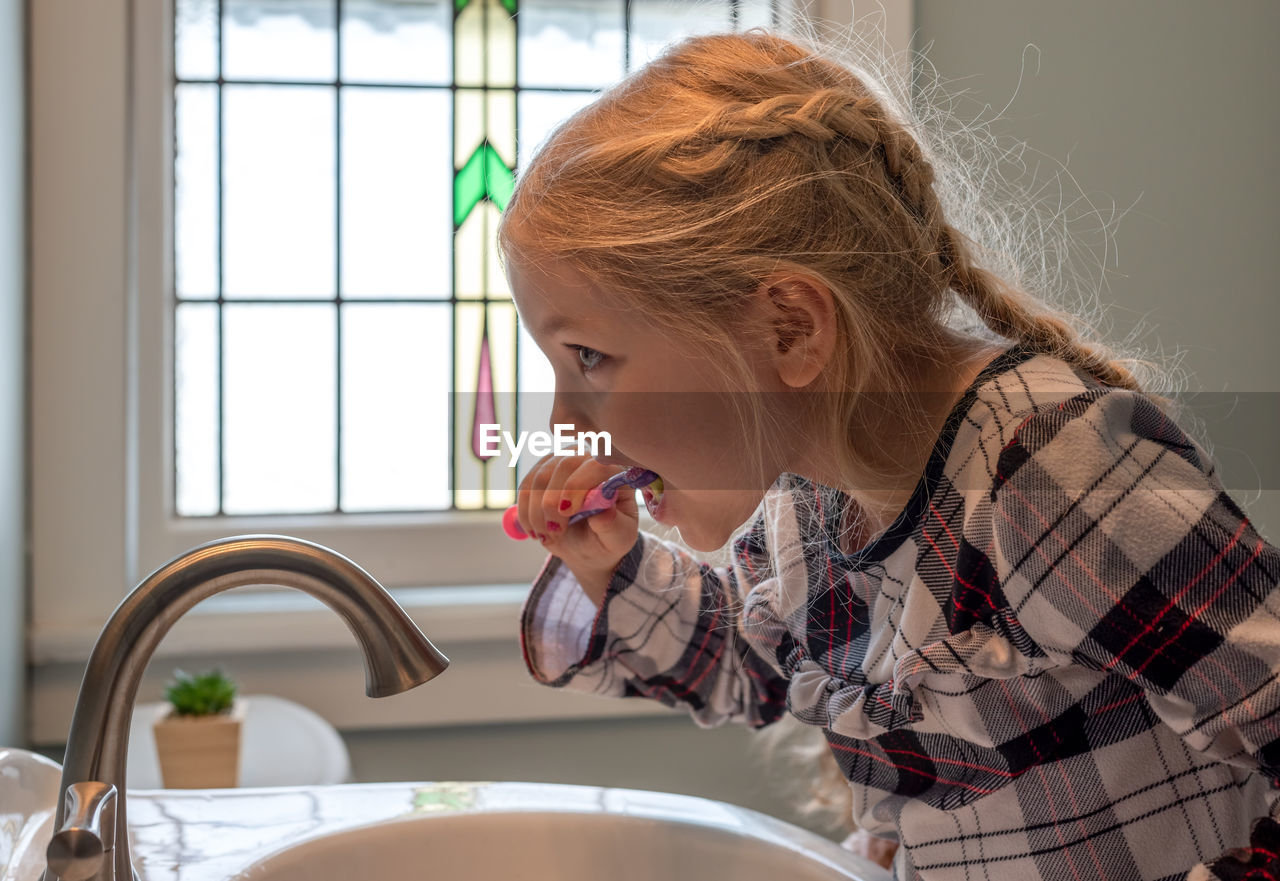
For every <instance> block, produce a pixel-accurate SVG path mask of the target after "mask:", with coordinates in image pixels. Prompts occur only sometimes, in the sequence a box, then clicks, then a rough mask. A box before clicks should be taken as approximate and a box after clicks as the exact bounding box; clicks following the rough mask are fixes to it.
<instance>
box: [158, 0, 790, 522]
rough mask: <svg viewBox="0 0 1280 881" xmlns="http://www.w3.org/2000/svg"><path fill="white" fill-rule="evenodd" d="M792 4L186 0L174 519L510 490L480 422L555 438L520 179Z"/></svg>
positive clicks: (463, 502) (478, 503) (506, 496)
mask: <svg viewBox="0 0 1280 881" xmlns="http://www.w3.org/2000/svg"><path fill="white" fill-rule="evenodd" d="M780 5H781V3H780V0H718V2H715V0H699V2H682V0H175V15H174V102H175V106H174V140H175V157H174V179H175V193H174V215H173V221H174V250H175V253H174V275H173V298H172V302H173V309H174V312H173V330H174V343H175V350H174V362H173V363H174V370H175V376H174V383H173V387H174V402H173V404H174V406H173V412H174V433H173V434H174V444H175V463H176V466H175V467H176V475H175V476H176V480H175V487H176V490H175V495H176V498H175V510H176V511H177V513H178V514H179V515H181V516H211V515H221V514H227V515H239V514H289V513H338V512H374V511H429V510H444V509H451V508H452V509H464V510H465V509H482V508H498V507H503V506H505V505H507V504H510V502H511V501H512V499H513V498H514V492H515V487H516V482H517V480H518V477H519V473H518V471H517V470H515V469H511V468H508V467H507V465H506V462H505V461H500V457H494V456H491V455H488V454H487V453H486V451H485V450H484V448H483V447H482V445H480V444H479V443H477V440H478V438H477V425H478V424H479V423H481V422H496V423H499V424H503V425H504V426H512V427H514V428H515V429H517V430H518V429H520V428H529V429H545V427H546V426H545V424H527V425H526V423H528V422H532V421H533V420H534V419H535V417H534V416H533V415H532V410H533V409H534V408H532V407H525V408H523V409H522V406H521V402H522V401H524V400H528V398H527V397H526V395H525V393H526V392H529V393H532V391H534V390H537V391H541V392H546V391H549V390H550V389H551V388H552V386H551V381H550V378H549V368H547V367H546V366H545V364H544V363H543V361H542V358H541V355H540V354H539V353H538V352H537V350H536V348H535V347H534V346H533V345H532V344H531V342H530V341H529V340H528V339H527V338H525V337H524V336H523V334H522V332H521V331H520V329H519V328H518V326H517V322H516V316H515V310H514V307H513V306H512V302H511V296H510V292H509V291H508V290H507V287H506V282H505V279H504V278H503V275H502V273H501V271H500V270H499V267H498V262H497V255H496V250H495V245H494V232H495V227H496V224H497V220H498V216H499V212H500V211H501V210H502V208H503V206H504V205H505V204H506V200H507V198H508V197H509V196H510V194H511V190H512V186H513V182H514V178H515V174H516V171H517V169H518V168H519V166H520V164H521V162H523V161H526V160H527V158H528V156H529V154H530V151H531V150H532V148H533V147H535V146H536V145H537V144H538V143H539V142H540V141H541V140H542V138H543V137H544V136H545V135H546V134H547V133H548V132H549V131H550V129H551V128H552V127H553V126H554V125H555V123H556V122H558V121H559V120H560V119H562V118H564V117H565V116H567V115H568V114H570V113H572V112H573V111H574V110H576V109H578V108H579V107H581V106H583V105H584V104H585V103H587V102H588V101H589V100H590V99H591V97H592V95H593V93H594V92H596V91H598V90H599V89H601V88H603V87H606V86H608V85H609V84H611V83H613V82H615V81H616V80H618V79H619V78H620V77H622V76H623V75H624V74H625V73H626V72H628V71H629V70H632V69H634V68H635V67H636V66H638V65H639V64H642V63H643V62H644V61H646V60H647V59H648V58H650V57H652V56H653V55H654V54H655V53H656V52H657V51H658V50H659V49H660V48H661V47H662V46H663V45H664V44H666V43H667V42H669V41H671V40H672V39H675V38H678V37H679V36H682V35H685V34H688V33H693V32H697V31H709V30H727V29H731V28H737V29H742V28H746V27H752V26H756V25H772V26H776V25H777V24H778V16H779V15H780V14H781V10H780V8H779V7H780ZM543 409H544V410H545V408H543ZM541 421H542V422H544V423H545V416H544V417H543V418H542V420H541Z"/></svg>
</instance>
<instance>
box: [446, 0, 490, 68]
mask: <svg viewBox="0 0 1280 881" xmlns="http://www.w3.org/2000/svg"><path fill="white" fill-rule="evenodd" d="M484 20H485V4H484V3H477V2H474V0H473V2H471V3H468V4H467V6H466V8H465V9H463V10H462V12H460V13H458V17H457V19H455V20H454V24H453V39H454V45H453V71H454V73H453V76H454V82H455V83H456V84H457V85H460V86H480V85H484V74H485V64H484V52H485V40H484V25H485V21H484Z"/></svg>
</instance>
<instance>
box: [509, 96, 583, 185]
mask: <svg viewBox="0 0 1280 881" xmlns="http://www.w3.org/2000/svg"><path fill="white" fill-rule="evenodd" d="M595 97H596V96H595V95H593V94H592V93H590V92H533V91H530V92H521V93H520V136H519V140H520V156H519V162H520V165H519V167H520V168H524V167H525V166H526V165H528V164H529V160H530V159H531V158H532V157H533V154H534V153H535V152H536V151H537V148H538V147H539V146H541V144H542V142H543V141H545V140H546V139H547V135H549V134H551V130H552V129H554V128H555V127H556V126H557V125H559V124H560V123H561V122H562V121H564V120H565V119H568V118H569V117H570V116H572V115H573V114H575V113H577V112H578V111H579V110H581V109H582V108H583V107H586V106H587V105H588V104H590V103H591V102H592V100H594V99H595Z"/></svg>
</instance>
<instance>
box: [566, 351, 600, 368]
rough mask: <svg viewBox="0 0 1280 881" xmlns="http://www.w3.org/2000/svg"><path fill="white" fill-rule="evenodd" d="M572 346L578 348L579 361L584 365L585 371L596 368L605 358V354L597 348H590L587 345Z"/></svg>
mask: <svg viewBox="0 0 1280 881" xmlns="http://www.w3.org/2000/svg"><path fill="white" fill-rule="evenodd" d="M571 348H573V349H575V350H577V352H578V363H580V364H581V365H582V369H583V370H584V371H590V370H594V369H595V368H596V367H599V366H600V362H601V361H603V360H604V355H602V354H601V353H600V352H597V351H596V350H595V349H589V348H587V347H586V346H572V347H571Z"/></svg>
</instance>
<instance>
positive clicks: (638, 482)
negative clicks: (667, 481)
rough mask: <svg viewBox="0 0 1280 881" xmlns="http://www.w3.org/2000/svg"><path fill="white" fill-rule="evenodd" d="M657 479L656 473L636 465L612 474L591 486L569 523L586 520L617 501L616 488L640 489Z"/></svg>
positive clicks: (607, 508)
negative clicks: (580, 506)
mask: <svg viewBox="0 0 1280 881" xmlns="http://www.w3.org/2000/svg"><path fill="white" fill-rule="evenodd" d="M657 479H658V475H657V474H655V473H654V472H652V471H650V470H648V469H647V468H641V467H640V466H638V465H636V466H633V467H631V468H628V469H627V470H626V471H623V472H621V473H619V474H615V475H613V477H610V478H609V479H608V480H606V481H605V482H604V483H602V484H600V485H599V486H595V487H592V488H591V491H590V492H588V493H587V496H586V498H584V499H583V500H582V510H580V511H578V513H576V514H574V515H573V516H572V517H570V518H569V523H570V525H572V524H574V523H579V522H581V521H583V520H586V519H587V518H588V517H594V516H595V515H596V514H599V513H601V512H603V511H607V510H609V509H610V508H612V507H613V506H614V505H616V504H617V503H618V490H620V489H622V488H623V487H624V486H629V487H631V488H632V489H640V488H641V487H645V486H648V485H649V484H651V483H653V482H654V481H655V480H657Z"/></svg>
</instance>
